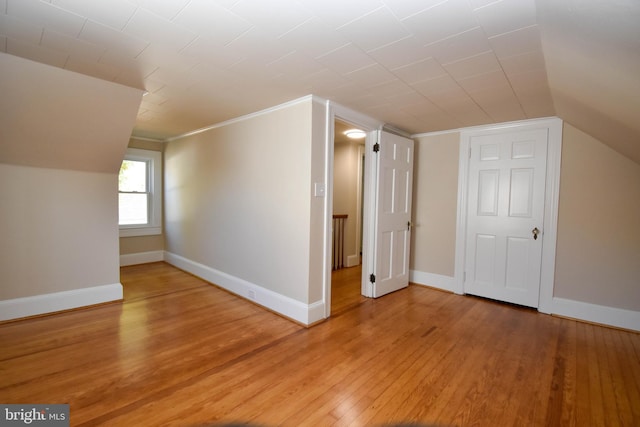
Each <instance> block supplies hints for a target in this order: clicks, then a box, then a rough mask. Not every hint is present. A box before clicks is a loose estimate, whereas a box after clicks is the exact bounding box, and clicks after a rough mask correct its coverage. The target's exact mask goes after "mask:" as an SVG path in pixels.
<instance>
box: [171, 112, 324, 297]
mask: <svg viewBox="0 0 640 427" xmlns="http://www.w3.org/2000/svg"><path fill="white" fill-rule="evenodd" d="M320 113H322V112H320ZM319 116H320V117H322V116H321V114H320V115H319ZM312 117H313V114H312V101H311V100H308V101H305V102H302V103H297V104H294V105H292V106H288V107H286V108H281V109H277V110H274V111H271V112H268V113H264V114H261V115H257V116H254V117H251V118H245V119H242V120H238V121H234V122H231V123H229V124H226V125H222V126H220V127H216V128H213V129H210V130H207V131H205V132H203V133H199V134H196V135H192V136H189V137H186V138H183V139H180V140H176V141H171V142H168V143H166V146H165V170H164V174H165V235H166V249H167V251H168V252H170V253H172V254H176V255H179V256H181V257H183V258H186V259H188V260H190V261H193V262H196V263H199V264H201V265H204V266H206V267H209V268H212V269H215V270H217V271H220V272H223V273H225V274H227V275H231V276H233V277H235V278H238V279H241V280H244V281H247V282H249V283H252V284H255V285H258V286H260V287H262V288H265V289H268V290H271V291H274V292H276V293H278V294H280V295H284V296H287V297H290V298H292V299H295V300H297V301H300V302H303V303H307V302H309V298H310V292H309V289H310V256H311V252H312V251H317V250H318V247H316V246H318V245H319V248H320V251H321V248H322V238H320V239H317V236H316V235H314V234H313V233H316V234H317V230H312V228H311V222H312V221H315V222H317V221H318V218H317V216H316V215H315V214H316V211H318V208H319V213H320V219H321V214H322V206H323V204H322V203H323V200H324V199H322V200H319V201H318V200H311V186H312V185H311V183H312V179H315V178H313V176H314V174H318V173H320V174H321V173H322V170H323V168H322V167H316V166H315V165H313V167H312V160H311V159H312V149H315V148H314V147H313V146H312V144H311V140H312V133H313V132H314V130H313V128H312ZM319 132H320V133H321V134H323V131H322V130H320V131H319ZM319 148H320V152H322V147H319ZM318 166H321V165H318ZM314 199H315V198H314ZM312 206H313V211H314V216H312V212H311V211H312ZM319 226H322V221H321V220H320V221H319ZM321 230H322V229H321V228H320V232H321ZM312 235H313V237H314V239H315V240H314V242H313V243H312V242H311V237H312ZM320 255H321V252H320ZM312 268H313V269H317V266H315V265H313V266H312ZM319 273H320V294H321V290H322V283H321V277H322V276H321V269H320V271H319ZM312 298H313V296H312Z"/></svg>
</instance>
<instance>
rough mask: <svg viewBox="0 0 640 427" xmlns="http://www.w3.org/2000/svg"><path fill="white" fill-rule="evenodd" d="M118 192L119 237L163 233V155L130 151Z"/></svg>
mask: <svg viewBox="0 0 640 427" xmlns="http://www.w3.org/2000/svg"><path fill="white" fill-rule="evenodd" d="M118 192H119V195H118V215H119V220H118V223H119V225H120V237H129V236H147V235H152V234H161V233H162V153H160V152H159V151H149V150H140V149H137V148H129V149H127V153H126V155H125V156H124V161H123V162H122V166H121V167H120V174H119V175H118Z"/></svg>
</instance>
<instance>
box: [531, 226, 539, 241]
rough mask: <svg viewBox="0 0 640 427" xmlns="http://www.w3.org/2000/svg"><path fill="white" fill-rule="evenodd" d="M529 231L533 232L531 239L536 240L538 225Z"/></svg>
mask: <svg viewBox="0 0 640 427" xmlns="http://www.w3.org/2000/svg"><path fill="white" fill-rule="evenodd" d="M531 232H532V233H533V240H538V234H540V230H538V227H536V228H534V229H533V230H531Z"/></svg>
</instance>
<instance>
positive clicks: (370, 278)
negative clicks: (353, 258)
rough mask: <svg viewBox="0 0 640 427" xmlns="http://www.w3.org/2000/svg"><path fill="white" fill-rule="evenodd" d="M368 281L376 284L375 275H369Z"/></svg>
mask: <svg viewBox="0 0 640 427" xmlns="http://www.w3.org/2000/svg"><path fill="white" fill-rule="evenodd" d="M369 281H370V282H371V283H376V275H375V274H371V275H370V276H369Z"/></svg>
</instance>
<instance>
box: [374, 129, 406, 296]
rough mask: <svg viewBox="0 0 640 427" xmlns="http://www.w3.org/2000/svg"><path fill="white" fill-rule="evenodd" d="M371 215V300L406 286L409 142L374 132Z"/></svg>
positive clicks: (388, 134)
mask: <svg viewBox="0 0 640 427" xmlns="http://www.w3.org/2000/svg"><path fill="white" fill-rule="evenodd" d="M374 150H377V151H376V152H375V153H374V155H375V156H376V162H375V163H376V169H377V174H376V176H377V179H376V187H377V188H376V190H375V192H374V193H375V213H374V218H373V222H374V226H373V228H374V239H375V240H374V244H373V248H374V256H373V273H372V274H371V276H370V281H371V286H372V291H373V292H372V296H373V297H374V298H377V297H380V296H382V295H385V294H388V293H390V292H393V291H396V290H398V289H402V288H406V287H407V286H408V285H409V246H410V245H409V243H410V240H411V196H412V193H411V190H412V184H413V140H411V139H408V138H403V137H401V136H398V135H394V134H391V133H388V132H384V131H378V143H377V144H376V145H375V146H374Z"/></svg>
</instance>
